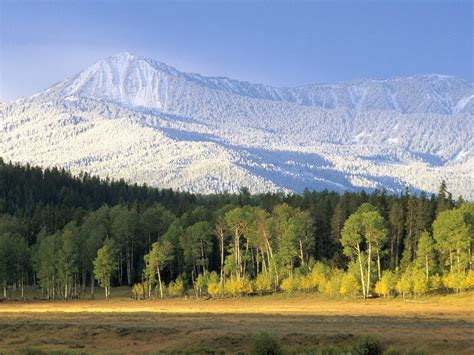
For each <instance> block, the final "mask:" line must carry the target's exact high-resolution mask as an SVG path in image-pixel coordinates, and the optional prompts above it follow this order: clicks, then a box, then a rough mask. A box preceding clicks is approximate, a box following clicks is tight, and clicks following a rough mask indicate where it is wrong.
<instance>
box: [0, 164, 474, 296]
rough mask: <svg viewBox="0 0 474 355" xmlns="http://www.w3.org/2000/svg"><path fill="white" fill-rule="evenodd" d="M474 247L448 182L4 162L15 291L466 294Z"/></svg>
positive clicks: (2, 183)
mask: <svg viewBox="0 0 474 355" xmlns="http://www.w3.org/2000/svg"><path fill="white" fill-rule="evenodd" d="M473 246H474V204H473V203H471V202H467V201H464V200H463V199H462V197H459V198H456V199H453V197H452V196H451V194H450V193H449V192H448V187H447V186H446V184H445V183H444V182H441V183H440V188H439V193H438V194H433V195H431V196H427V195H426V194H425V193H423V192H421V193H413V192H411V191H409V190H408V189H407V190H406V191H405V192H404V193H402V194H401V195H391V194H388V193H386V192H385V191H378V190H375V191H372V192H370V193H366V192H364V191H362V192H346V193H344V194H342V195H340V194H338V193H335V192H330V191H321V192H316V191H309V190H305V191H304V192H303V193H301V194H283V193H267V194H258V195H251V194H250V193H249V192H248V189H246V188H242V190H241V192H240V193H239V194H214V195H199V194H191V193H186V192H178V191H173V190H171V189H157V188H152V187H148V186H146V185H137V184H130V183H127V182H125V181H123V180H121V181H114V180H111V179H99V178H97V177H94V176H90V175H87V174H81V175H80V176H72V175H71V174H70V173H69V172H67V171H66V170H64V169H57V168H52V169H41V168H38V167H33V166H29V165H26V166H21V165H18V164H12V163H6V162H4V161H3V160H1V159H0V282H1V285H2V295H1V297H3V298H4V299H8V298H12V297H14V296H13V295H19V296H18V297H21V298H24V297H25V290H36V291H37V292H38V293H39V294H40V295H41V297H42V298H44V299H51V300H53V299H73V298H83V299H85V298H93V297H94V293H95V292H96V291H95V287H96V286H97V285H99V286H100V287H102V288H103V289H104V291H105V295H106V297H107V298H108V297H109V295H110V293H111V292H113V286H118V285H128V286H130V287H132V292H131V296H132V295H133V297H135V298H137V299H144V298H165V297H181V296H184V295H189V296H195V297H196V298H201V297H240V296H242V295H250V294H267V293H276V292H288V293H292V292H320V293H325V294H328V295H330V296H334V297H353V298H356V297H364V298H369V297H416V296H418V295H422V294H426V293H448V292H461V291H464V290H467V289H470V288H474V268H473V262H474V253H473ZM1 297H0V298H1ZM15 297H16V296H15Z"/></svg>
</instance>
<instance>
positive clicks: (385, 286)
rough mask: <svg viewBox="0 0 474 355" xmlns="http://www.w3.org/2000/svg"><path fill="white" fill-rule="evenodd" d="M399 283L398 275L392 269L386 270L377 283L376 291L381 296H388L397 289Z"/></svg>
mask: <svg viewBox="0 0 474 355" xmlns="http://www.w3.org/2000/svg"><path fill="white" fill-rule="evenodd" d="M396 285H397V276H396V275H395V274H394V273H393V272H391V271H385V272H384V273H383V275H382V278H381V279H380V281H377V283H376V284H375V292H376V293H377V294H379V295H380V296H384V297H387V296H388V295H390V293H391V292H392V291H393V290H395V287H396Z"/></svg>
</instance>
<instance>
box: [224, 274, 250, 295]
mask: <svg viewBox="0 0 474 355" xmlns="http://www.w3.org/2000/svg"><path fill="white" fill-rule="evenodd" d="M224 292H225V293H226V294H228V295H231V296H234V297H235V296H240V295H241V294H242V293H251V292H253V287H252V282H251V281H250V280H249V278H248V277H246V276H244V277H241V278H237V277H234V278H230V279H228V280H227V281H226V283H225V285H224Z"/></svg>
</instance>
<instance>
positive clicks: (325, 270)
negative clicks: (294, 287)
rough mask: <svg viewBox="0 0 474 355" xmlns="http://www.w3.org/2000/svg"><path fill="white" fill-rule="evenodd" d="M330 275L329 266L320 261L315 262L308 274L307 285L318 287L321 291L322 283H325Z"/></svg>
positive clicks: (312, 287) (313, 287)
mask: <svg viewBox="0 0 474 355" xmlns="http://www.w3.org/2000/svg"><path fill="white" fill-rule="evenodd" d="M329 275H330V270H329V267H328V266H327V265H325V264H323V263H321V262H317V263H316V264H314V266H313V269H312V270H311V273H310V274H309V275H308V277H309V280H310V282H309V285H310V288H311V289H318V290H319V291H320V292H322V289H323V288H324V284H325V283H326V281H327V279H328V277H329Z"/></svg>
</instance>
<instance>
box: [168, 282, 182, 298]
mask: <svg viewBox="0 0 474 355" xmlns="http://www.w3.org/2000/svg"><path fill="white" fill-rule="evenodd" d="M168 293H169V295H170V296H171V297H181V296H182V295H183V293H184V282H183V279H182V278H181V277H178V278H177V279H176V281H174V282H173V281H171V282H170V283H169V285H168Z"/></svg>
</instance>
